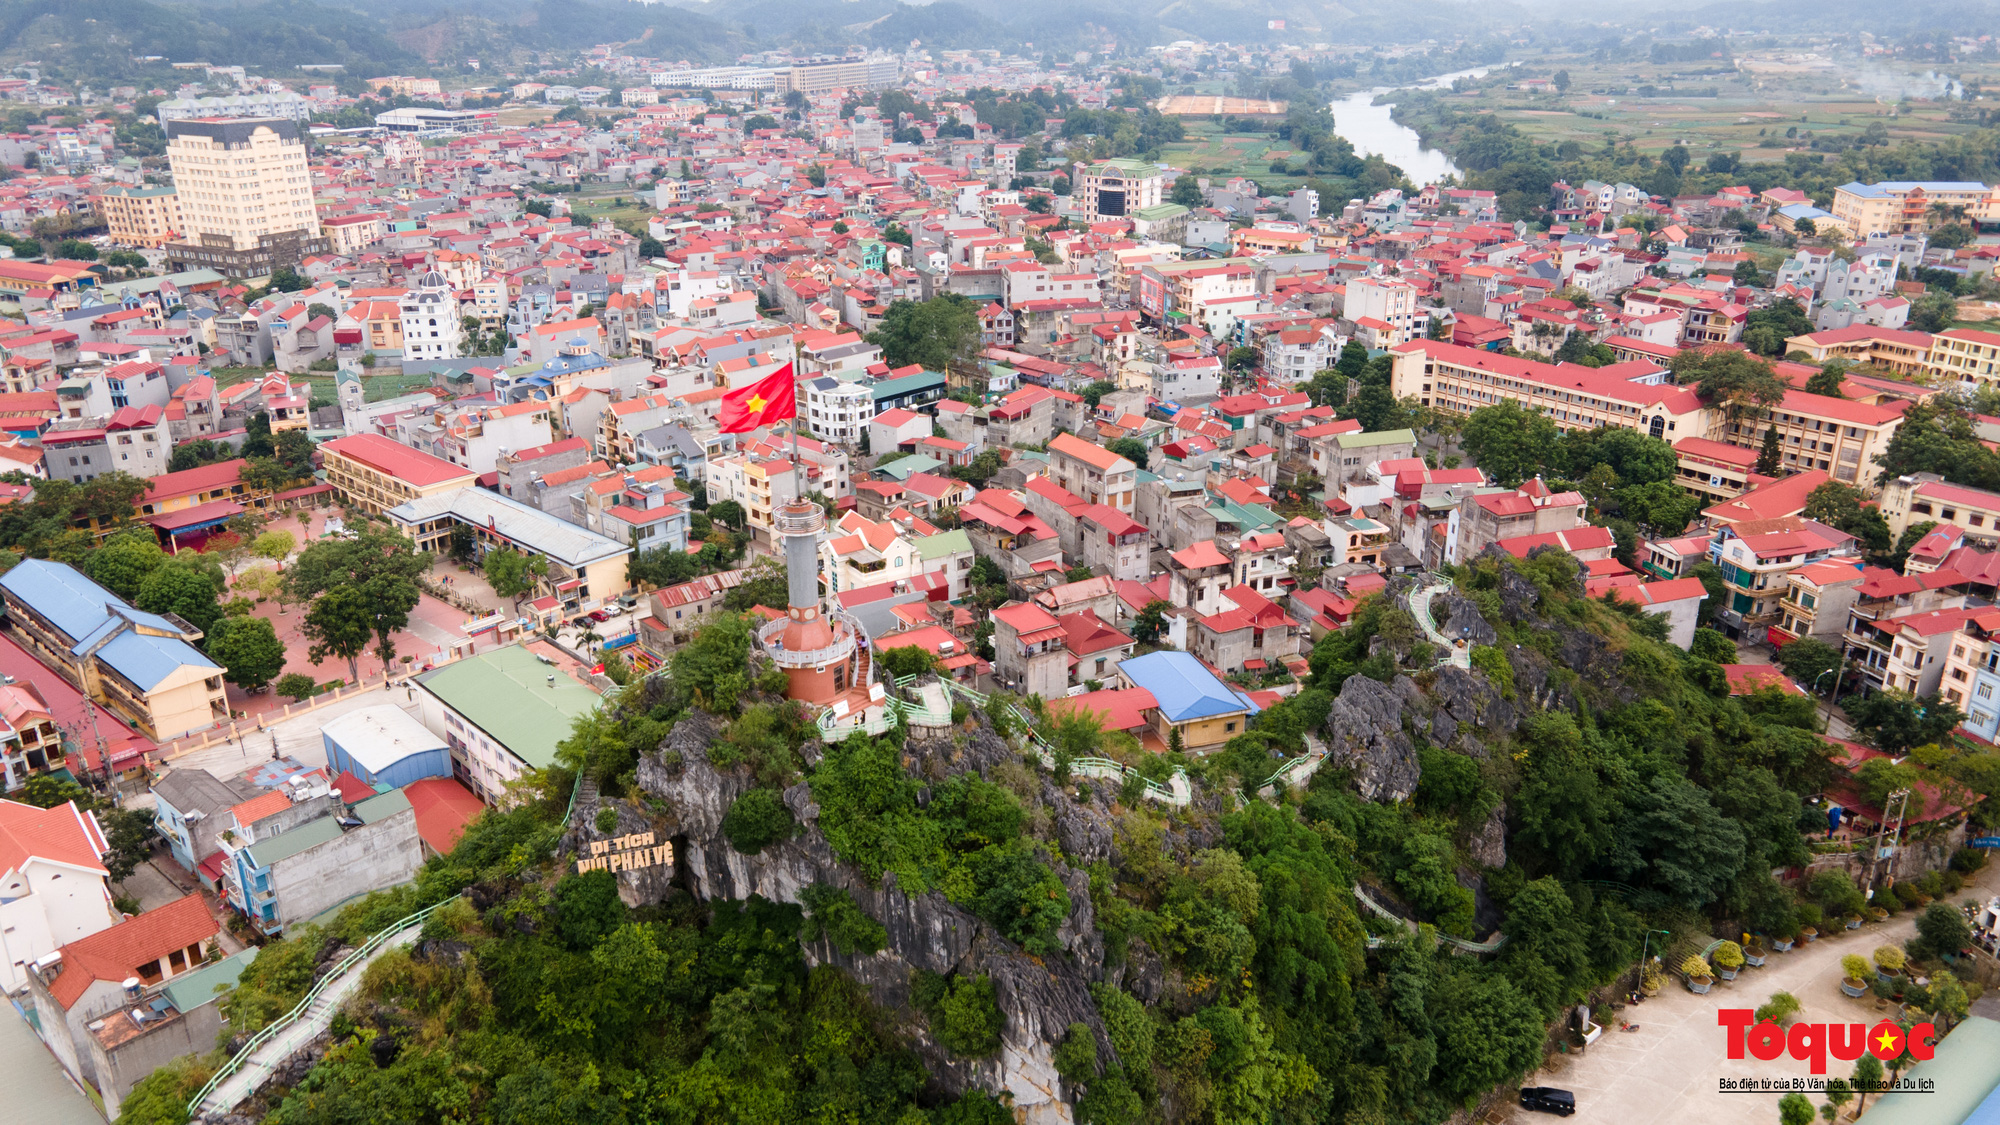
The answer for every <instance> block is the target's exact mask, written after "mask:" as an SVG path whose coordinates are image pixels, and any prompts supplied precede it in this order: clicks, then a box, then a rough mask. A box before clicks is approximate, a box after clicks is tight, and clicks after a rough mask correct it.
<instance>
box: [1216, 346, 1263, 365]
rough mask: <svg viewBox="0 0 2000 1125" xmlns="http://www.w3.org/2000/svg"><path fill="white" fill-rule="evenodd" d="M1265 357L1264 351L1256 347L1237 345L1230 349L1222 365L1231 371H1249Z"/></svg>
mask: <svg viewBox="0 0 2000 1125" xmlns="http://www.w3.org/2000/svg"><path fill="white" fill-rule="evenodd" d="M1263 358H1264V356H1263V353H1261V352H1259V351H1258V350H1257V349H1256V348H1250V347H1236V348H1231V349H1229V354H1228V355H1226V356H1224V357H1223V360H1222V365H1223V366H1224V367H1227V368H1228V369H1229V370H1231V371H1248V370H1250V369H1251V368H1253V367H1255V366H1257V364H1258V363H1259V362H1260V361H1261V360H1262V359H1263Z"/></svg>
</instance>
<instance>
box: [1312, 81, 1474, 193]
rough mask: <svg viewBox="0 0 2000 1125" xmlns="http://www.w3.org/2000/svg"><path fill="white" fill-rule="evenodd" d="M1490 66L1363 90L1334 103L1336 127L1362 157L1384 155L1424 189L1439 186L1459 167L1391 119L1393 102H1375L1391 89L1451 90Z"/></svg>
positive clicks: (1456, 172) (1409, 129) (1456, 173)
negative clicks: (1434, 184) (1400, 84)
mask: <svg viewBox="0 0 2000 1125" xmlns="http://www.w3.org/2000/svg"><path fill="white" fill-rule="evenodd" d="M1489 69H1491V68H1489V67H1483V66H1481V67H1474V68H1473V69H1471V70H1457V71H1453V72H1452V73H1450V74H1440V75H1438V76H1437V77H1435V78H1427V79H1425V80H1424V81H1422V82H1419V83H1417V84H1416V85H1414V86H1377V87H1375V88H1374V89H1373V90H1363V91H1361V92H1360V93H1358V94H1349V95H1348V96H1347V97H1345V98H1342V99H1340V100H1339V101H1337V102H1334V103H1333V106H1332V109H1333V128H1334V131H1335V132H1337V133H1339V134H1340V135H1341V136H1343V137H1346V138H1347V140H1348V142H1349V143H1350V144H1352V145H1353V146H1354V151H1355V152H1356V153H1357V154H1359V155H1361V156H1380V157H1381V158H1382V159H1384V160H1386V161H1388V162H1389V163H1391V164H1394V165H1395V166H1396V167H1398V168H1401V169H1402V170H1403V174H1404V175H1406V176H1408V177H1409V178H1410V182H1411V183H1413V184H1416V185H1417V186H1418V187H1422V186H1423V185H1425V184H1429V183H1435V182H1437V181H1438V180H1442V179H1444V178H1445V177H1446V176H1456V175H1458V166H1457V165H1455V164H1453V163H1452V162H1451V157H1449V156H1446V155H1445V154H1444V153H1443V152H1441V151H1439V150H1438V149H1434V148H1426V147H1424V143H1423V142H1422V141H1421V140H1419V139H1417V131H1416V130H1415V129H1412V128H1410V127H1409V126H1407V125H1399V124H1397V123H1396V121H1395V120H1394V119H1392V118H1391V117H1390V116H1389V111H1390V110H1392V109H1394V108H1395V104H1394V103H1393V102H1383V103H1382V104H1380V105H1377V104H1375V99H1376V98H1378V97H1380V96H1382V95H1383V94H1386V93H1389V92H1390V91H1391V90H1436V89H1439V88H1445V87H1449V86H1450V85H1451V84H1452V83H1453V82H1456V81H1458V80H1459V79H1461V78H1478V77H1480V76H1482V75H1484V74H1485V73H1486V72H1487V71H1488V70H1489Z"/></svg>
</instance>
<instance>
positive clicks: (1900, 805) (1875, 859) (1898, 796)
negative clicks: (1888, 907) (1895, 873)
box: [1867, 789, 1910, 900]
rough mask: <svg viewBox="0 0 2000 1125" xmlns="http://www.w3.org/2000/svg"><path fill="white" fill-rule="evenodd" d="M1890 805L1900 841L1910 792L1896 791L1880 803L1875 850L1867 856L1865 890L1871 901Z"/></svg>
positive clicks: (1887, 831)
mask: <svg viewBox="0 0 2000 1125" xmlns="http://www.w3.org/2000/svg"><path fill="white" fill-rule="evenodd" d="M1891 805H1894V806H1895V808H1896V813H1895V816H1896V838H1897V839H1899V840H1900V839H1901V838H1902V836H1903V817H1904V815H1905V812H1906V810H1908V808H1909V807H1910V791H1909V790H1908V789H1898V790H1896V791H1895V792H1893V793H1891V794H1889V797H1888V799H1887V800H1885V801H1883V802H1882V823H1880V824H1878V825H1876V826H1875V848H1874V850H1873V851H1871V852H1870V853H1869V854H1868V883H1867V890H1868V897H1869V899H1871V900H1872V899H1873V898H1874V897H1875V872H1876V870H1877V869H1878V867H1879V866H1880V865H1881V862H1882V841H1883V838H1884V837H1886V836H1888V834H1889V806H1891Z"/></svg>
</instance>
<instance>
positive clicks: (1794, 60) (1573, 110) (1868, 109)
mask: <svg viewBox="0 0 2000 1125" xmlns="http://www.w3.org/2000/svg"><path fill="white" fill-rule="evenodd" d="M1738 62H1739V66H1738V67H1737V69H1734V70H1726V69H1723V68H1721V67H1720V66H1712V67H1711V66H1699V67H1690V66H1688V65H1687V64H1681V65H1680V66H1679V67H1678V68H1676V67H1674V66H1665V65H1652V64H1646V63H1638V64H1634V63H1631V62H1625V61H1619V62H1612V63H1597V62H1593V61H1589V60H1585V59H1563V58H1561V57H1548V58H1542V59H1536V60H1534V61H1533V62H1532V63H1530V64H1528V65H1527V66H1524V67H1523V68H1522V69H1519V70H1510V71H1507V72H1504V74H1505V78H1506V79H1511V80H1518V79H1519V78H1520V77H1524V76H1529V75H1534V76H1548V75H1551V74H1553V73H1554V72H1555V71H1559V70H1561V71H1567V73H1568V74H1569V77H1570V83H1571V84H1570V88H1569V90H1568V92H1567V93H1566V94H1557V93H1547V94H1544V93H1532V92H1526V91H1520V90H1508V89H1506V88H1505V81H1504V80H1502V81H1493V82H1492V84H1490V85H1487V86H1485V87H1482V88H1480V89H1478V90H1466V91H1462V92H1459V93H1455V94H1451V95H1448V96H1447V97H1446V98H1445V104H1447V105H1450V106H1452V107H1453V108H1456V109H1463V110H1472V111H1479V110H1486V111H1490V112H1494V113H1498V114H1499V115H1500V116H1501V117H1502V118H1504V119H1506V120H1507V121H1509V122H1511V123H1512V124H1514V125H1516V126H1518V127H1519V128H1521V129H1522V130H1524V131H1525V132H1527V133H1528V134H1529V135H1531V136H1534V137H1536V138H1537V139H1541V140H1546V141H1551V142H1557V143H1560V142H1562V141H1576V142H1579V143H1581V144H1585V145H1593V146H1594V145H1599V144H1602V143H1603V142H1604V141H1605V140H1606V139H1607V137H1615V138H1618V139H1619V140H1621V141H1623V140H1630V141H1631V142H1632V143H1633V144H1634V145H1635V146H1636V147H1637V148H1638V149H1639V150H1640V151H1642V152H1648V153H1658V152H1661V151H1664V150H1665V149H1667V148H1669V147H1671V146H1672V145H1674V144H1676V143H1680V144H1685V145H1686V146H1688V147H1689V148H1690V149H1692V150H1694V155H1695V156H1696V158H1697V159H1702V158H1704V157H1706V156H1708V155H1711V154H1713V153H1717V152H1734V153H1737V154H1738V155H1739V156H1740V158H1741V159H1742V160H1743V161H1745V162H1746V163H1756V162H1766V161H1768V162H1779V161H1782V160H1783V159H1784V158H1785V155H1786V154H1787V153H1789V152H1810V151H1812V146H1811V140H1810V139H1809V135H1810V136H1817V137H1836V138H1842V139H1845V140H1849V141H1852V140H1854V139H1857V138H1859V137H1861V136H1862V135H1863V134H1864V133H1866V132H1868V130H1869V129H1870V128H1871V127H1872V126H1875V125H1878V124H1879V125H1880V126H1882V129H1883V130H1885V131H1886V133H1887V139H1888V141H1889V143H1892V144H1893V143H1896V142H1899V141H1903V140H1916V141H1931V142H1936V141H1941V140H1946V139H1949V138H1951V137H1954V136H1958V135H1960V134H1963V133H1967V132H1970V131H1971V130H1973V129H1974V128H1976V127H1977V123H1976V120H1974V114H1973V113H1972V111H1971V107H1970V106H1969V105H1968V104H1967V103H1964V102H1962V101H1959V100H1957V99H1955V98H1947V97H1944V96H1943V94H1944V80H1943V79H1941V78H1938V77H1937V76H1935V75H1928V74H1927V73H1925V72H1922V71H1918V70H1914V69H1909V70H1904V71H1889V70H1886V69H1884V68H1883V67H1880V66H1872V65H1871V67H1870V69H1869V70H1868V71H1867V72H1865V73H1863V74H1862V75H1860V76H1858V77H1857V76H1856V74H1855V72H1854V71H1853V70H1852V68H1850V67H1848V66H1846V65H1844V64H1838V63H1835V62H1834V61H1833V60H1830V59H1826V58H1824V57H1822V56H1817V55H1811V54H1798V53H1786V54H1781V53H1778V52H1771V53H1769V54H1768V55H1747V56H1745V57H1743V58H1741V59H1739V60H1738ZM1711 71H1712V72H1711ZM1965 77H1966V78H1967V79H1968V80H1970V81H1973V82H1980V83H1982V84H1983V77H1982V76H1977V75H1970V74H1968V75H1966V76H1965ZM1711 92H1712V95H1713V96H1711Z"/></svg>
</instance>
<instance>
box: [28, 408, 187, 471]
mask: <svg viewBox="0 0 2000 1125" xmlns="http://www.w3.org/2000/svg"><path fill="white" fill-rule="evenodd" d="M172 450H173V432H172V430H171V428H170V427H169V426H168V425H167V412H166V408H165V407H162V406H124V407H120V408H118V409H117V410H114V411H112V412H111V413H110V414H109V415H106V416H103V417H98V418H76V419H70V418H65V419H63V420H61V421H59V422H57V423H56V424H55V425H53V426H50V427H49V428H48V429H46V430H44V431H42V468H43V473H44V475H46V476H47V477H48V478H49V479H50V480H67V481H71V482H73V483H76V484H82V483H83V482H84V481H87V480H96V479H97V478H98V477H101V476H103V475H104V474H105V473H111V472H120V473H130V474H131V475H133V476H135V477H139V478H142V479H147V480H150V479H152V478H153V477H156V476H159V475H160V474H161V473H164V472H166V471H167V460H168V458H169V457H171V456H172Z"/></svg>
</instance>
